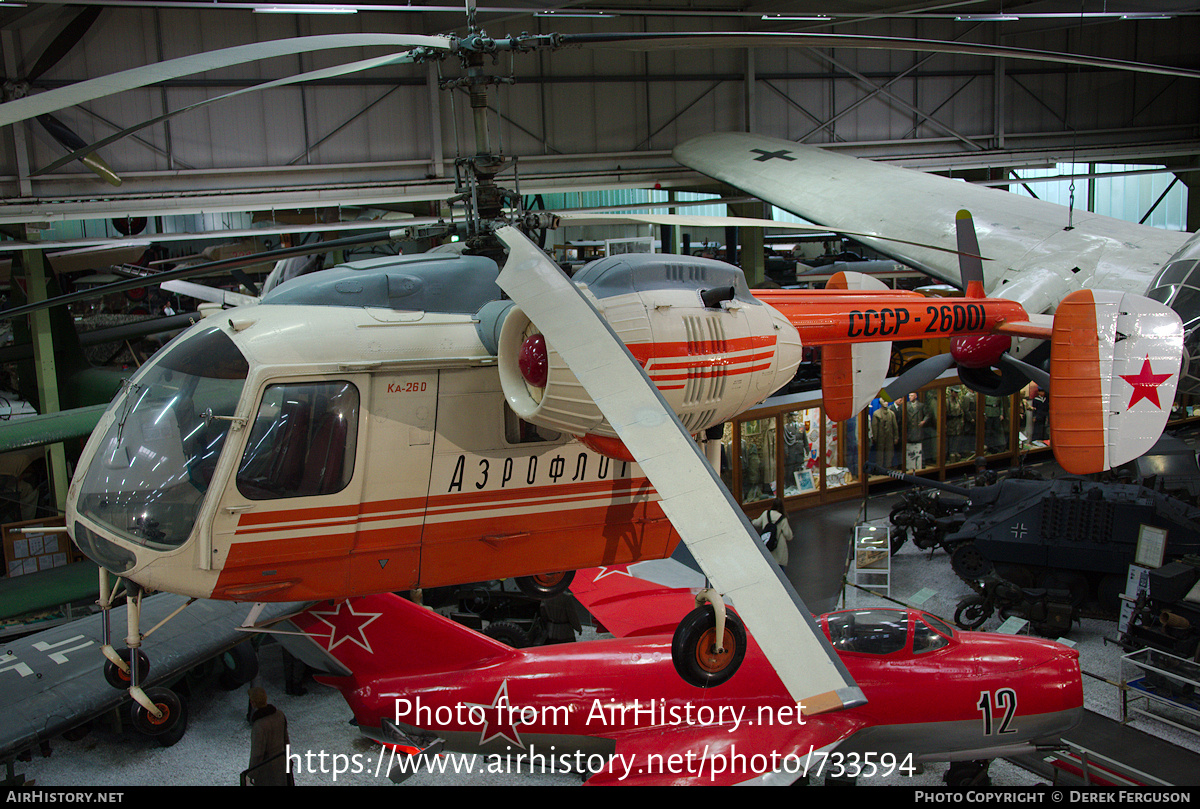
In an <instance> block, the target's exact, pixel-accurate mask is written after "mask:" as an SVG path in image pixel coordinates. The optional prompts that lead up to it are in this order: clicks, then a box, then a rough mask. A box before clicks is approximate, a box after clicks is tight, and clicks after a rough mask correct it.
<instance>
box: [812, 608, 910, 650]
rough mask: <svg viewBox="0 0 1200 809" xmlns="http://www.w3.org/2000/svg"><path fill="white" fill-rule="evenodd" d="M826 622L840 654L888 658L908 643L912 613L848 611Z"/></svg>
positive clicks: (879, 610) (832, 616)
mask: <svg viewBox="0 0 1200 809" xmlns="http://www.w3.org/2000/svg"><path fill="white" fill-rule="evenodd" d="M825 620H826V625H827V626H828V627H829V640H830V641H831V642H832V643H833V648H835V649H837V650H838V651H839V652H858V653H860V654H876V655H886V654H891V653H892V652H898V651H900V650H902V649H904V648H905V646H906V645H907V643H908V613H906V612H905V611H903V610H889V609H871V610H845V611H843V612H835V613H831V614H830V615H828V616H827V617H826V619H825Z"/></svg>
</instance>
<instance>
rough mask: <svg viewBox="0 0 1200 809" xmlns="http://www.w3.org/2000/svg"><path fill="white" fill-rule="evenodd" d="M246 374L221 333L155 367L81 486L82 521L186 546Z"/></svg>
mask: <svg viewBox="0 0 1200 809" xmlns="http://www.w3.org/2000/svg"><path fill="white" fill-rule="evenodd" d="M248 372H249V365H248V364H247V362H246V359H245V357H243V356H242V354H241V352H240V351H238V349H237V347H236V346H235V345H234V344H233V341H232V340H230V339H229V337H228V336H226V335H225V334H224V333H223V332H222V331H221V330H220V329H218V328H212V329H206V330H204V331H200V332H196V333H195V334H192V335H190V336H188V337H187V338H186V339H184V340H181V341H180V342H179V344H178V345H177V346H175V347H174V348H172V349H170V350H169V351H167V352H165V353H164V354H163V355H162V356H161V357H159V358H157V359H155V360H154V361H152V363H151V364H149V365H147V366H146V367H145V368H144V369H143V371H142V373H140V374H139V375H138V376H137V377H135V380H134V381H131V382H129V383H128V384H127V385H126V387H125V391H124V394H123V395H122V396H120V397H118V398H117V399H116V400H115V401H114V403H113V405H112V407H111V408H110V412H112V413H114V414H115V419H114V421H113V423H112V424H111V425H110V426H109V428H108V431H107V432H106V433H105V434H104V437H103V439H102V440H101V442H100V445H99V447H98V448H97V450H96V454H95V456H94V457H93V458H92V461H91V465H90V466H89V467H88V469H87V472H86V474H85V475H84V476H83V479H82V481H81V482H80V485H79V497H78V506H77V509H78V511H79V513H80V514H81V515H83V516H85V517H87V518H89V519H91V520H94V521H95V522H97V523H100V524H102V525H104V526H107V527H108V528H111V529H112V530H113V531H114V532H116V534H117V535H118V536H121V537H123V538H125V539H128V540H130V541H133V542H137V543H139V544H142V545H150V546H157V547H175V546H178V545H180V544H182V543H183V542H184V541H185V540H187V538H188V536H189V535H190V534H191V531H192V526H193V525H194V523H195V518H196V513H197V512H198V511H199V509H200V504H201V502H202V501H203V499H204V494H205V492H206V491H207V490H208V484H209V481H210V480H211V479H212V474H213V470H214V469H215V468H216V465H217V458H218V456H219V455H220V453H221V447H222V446H224V443H225V437H226V436H227V435H228V433H229V428H230V425H231V423H232V422H231V420H230V417H231V416H232V415H233V413H234V410H235V409H236V407H237V403H238V399H239V398H240V397H241V394H242V388H243V387H244V386H245V384H246V375H247V373H248Z"/></svg>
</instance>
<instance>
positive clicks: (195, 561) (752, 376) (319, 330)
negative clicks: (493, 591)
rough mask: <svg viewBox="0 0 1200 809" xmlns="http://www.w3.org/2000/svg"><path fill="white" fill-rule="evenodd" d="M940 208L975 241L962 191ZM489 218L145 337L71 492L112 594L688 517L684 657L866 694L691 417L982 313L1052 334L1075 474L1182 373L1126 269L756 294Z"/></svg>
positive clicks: (1135, 441) (599, 533)
mask: <svg viewBox="0 0 1200 809" xmlns="http://www.w3.org/2000/svg"><path fill="white" fill-rule="evenodd" d="M959 225H960V228H961V231H962V233H963V234H965V237H966V238H968V239H970V238H972V237H973V230H972V228H971V225H970V219H969V218H968V217H967V216H966V215H965V213H964V215H963V216H962V217H961V218H960V220H959ZM496 237H497V238H498V239H499V240H500V242H502V243H503V245H504V246H505V248H506V249H507V259H506V260H505V261H504V264H503V267H502V268H501V267H500V266H499V265H498V264H497V263H496V262H495V261H494V260H493V259H492V258H489V257H487V256H481V255H459V254H451V253H436V252H435V253H427V254H418V255H414V256H402V257H394V258H385V259H372V260H368V261H364V262H359V263H354V264H349V265H344V266H341V267H336V268H333V269H331V270H326V271H323V272H319V273H313V274H311V275H307V276H302V277H300V278H297V279H294V280H293V281H291V282H288V283H285V284H282V285H280V286H279V287H277V288H276V289H275V290H273V291H272V292H271V293H269V294H267V295H265V296H264V297H263V298H262V299H261V300H260V301H259V302H258V303H256V304H251V305H247V306H240V307H236V308H233V309H229V310H222V311H220V312H218V313H217V314H214V315H212V316H210V317H208V318H205V319H204V320H202V321H201V322H199V323H197V324H195V325H194V326H193V327H192V328H191V329H190V330H188V331H187V332H185V333H184V334H182V335H181V336H180V337H178V338H177V339H176V340H175V341H173V342H172V343H171V344H169V345H168V346H167V347H165V348H164V349H163V350H162V351H161V352H160V353H158V354H157V355H156V356H155V357H153V358H152V359H151V360H150V361H149V362H147V363H146V365H144V366H143V367H142V368H141V369H140V371H139V372H138V373H137V374H136V375H135V376H134V377H132V378H131V379H130V381H129V383H128V384H127V386H126V388H125V390H124V391H123V392H122V393H121V394H120V395H119V396H118V397H117V398H116V400H115V401H114V402H113V403H112V405H111V406H110V408H109V410H108V412H107V413H106V414H105V416H104V417H103V418H102V419H101V421H100V423H99V424H98V426H97V428H96V430H95V431H94V432H93V434H92V437H91V439H90V441H89V442H88V444H87V446H86V448H85V450H84V452H83V454H82V456H81V458H80V461H79V465H78V470H77V472H76V475H75V478H74V480H73V481H72V484H71V487H70V492H69V496H68V504H67V528H68V531H69V532H70V534H71V535H72V537H73V538H74V540H75V542H76V543H77V544H78V545H79V547H80V548H81V549H82V550H83V551H84V552H85V553H86V554H87V555H88V556H89V557H90V558H91V559H93V560H94V561H96V562H97V563H98V564H99V565H100V567H101V578H102V593H106V594H107V593H111V592H112V589H113V588H112V583H111V581H110V580H109V579H110V576H118V577H120V578H122V579H124V580H126V582H127V587H129V588H130V589H131V593H132V594H136V593H137V592H139V588H144V589H146V590H151V591H154V590H165V591H171V592H175V593H181V594H184V595H188V596H193V597H197V598H215V599H225V600H233V601H244V602H260V603H265V602H279V601H288V602H291V601H316V600H325V599H345V598H351V597H354V596H358V595H365V594H369V593H378V592H385V591H400V590H411V589H415V588H424V587H434V586H440V585H448V584H455V583H462V582H468V581H477V580H482V579H494V578H505V577H509V576H519V577H531V578H532V580H533V581H534V582H538V581H539V580H541V579H543V578H545V579H546V581H545V582H544V583H545V584H546V585H547V586H550V583H551V582H552V581H553V580H556V579H557V584H558V585H559V586H565V584H566V583H567V581H568V580H567V579H566V577H563V576H561V575H560V574H561V572H562V571H570V570H575V569H578V568H582V567H594V566H599V565H614V564H621V563H627V562H637V561H642V560H647V559H657V558H663V557H666V556H668V555H669V554H670V553H671V552H672V551H673V550H674V549H675V547H676V545H677V543H678V542H680V541H681V540H682V541H683V542H684V543H685V544H686V545H687V547H688V549H689V550H690V551H691V552H692V554H693V555H694V556H695V558H696V559H697V561H698V562H699V563H700V565H701V567H702V569H703V570H704V571H705V573H706V575H707V576H708V577H709V579H710V582H711V584H712V590H713V591H715V593H719V594H720V595H721V596H724V597H727V598H729V599H730V601H732V603H733V606H734V607H735V608H736V610H737V616H735V615H734V613H733V612H732V611H730V612H725V611H724V604H723V601H722V599H721V598H720V597H718V596H717V595H715V594H710V595H709V597H708V598H707V600H708V602H709V603H711V604H712V606H713V608H709V607H707V606H700V607H698V608H697V610H696V611H695V612H694V613H693V614H691V615H689V616H687V617H684V619H683V621H682V622H681V624H680V631H679V636H678V637H679V642H677V643H676V645H675V648H676V660H675V663H676V667H677V669H678V670H679V671H680V673H681V675H683V676H684V678H685V679H688V680H689V681H691V682H695V683H698V684H706V685H715V684H718V683H720V682H723V681H724V679H726V678H728V677H729V676H730V675H731V674H732V673H733V671H734V670H735V669H736V666H737V664H738V662H739V661H740V655H741V654H743V653H744V650H745V635H744V629H743V628H742V626H741V622H745V624H746V625H749V626H751V627H752V628H755V629H756V634H755V637H756V638H758V639H759V643H760V645H761V646H762V647H763V648H764V651H765V652H766V653H767V655H768V658H769V659H771V660H772V662H773V664H774V665H775V666H776V668H777V670H779V671H780V672H781V675H782V676H783V678H784V681H785V682H787V683H788V686H789V689H790V690H791V691H792V694H793V696H794V697H795V698H796V699H797V701H801V700H803V701H804V703H805V705H806V706H808V709H809V711H810V712H812V713H817V712H820V711H822V710H828V709H834V708H839V707H848V706H850V705H854V704H858V703H859V702H860V701H861V693H860V692H859V691H858V690H857V688H856V687H855V686H854V685H853V682H852V680H850V679H849V677H848V675H847V674H846V672H845V670H844V668H843V667H842V666H841V664H840V662H839V661H838V660H837V658H836V656H833V655H830V654H828V649H827V645H826V644H822V643H821V642H820V640H819V639H818V638H817V637H816V633H815V632H814V631H813V629H812V623H811V616H810V615H809V614H808V612H807V610H806V609H804V608H803V604H802V602H800V600H799V597H798V596H797V595H796V594H795V592H794V590H792V588H791V587H790V585H789V584H788V582H787V581H786V579H784V577H783V576H782V575H781V574H780V573H779V571H778V569H777V566H775V565H773V564H772V563H771V560H770V558H769V556H768V555H767V554H766V553H765V552H764V551H763V549H762V546H761V543H758V542H755V541H754V533H753V530H752V529H751V528H750V526H749V524H748V522H747V521H746V518H745V516H744V514H743V513H742V511H741V509H740V508H738V506H737V505H736V503H734V502H733V500H732V498H731V496H730V495H729V493H728V491H727V490H726V489H725V488H724V487H723V486H722V484H721V483H720V480H719V478H718V476H717V474H716V472H714V469H713V466H712V464H711V463H710V461H709V460H708V458H707V457H706V455H705V454H704V451H703V450H702V448H701V445H700V444H699V443H698V442H697V441H696V440H695V439H694V438H693V436H702V435H703V434H704V433H705V431H706V430H708V429H709V428H711V427H713V426H714V425H719V424H721V423H722V422H724V421H726V420H728V419H730V418H732V417H733V416H735V415H737V414H738V413H739V412H741V411H743V410H745V409H746V408H748V407H750V406H752V405H754V404H756V403H758V402H761V401H762V400H763V399H765V398H766V397H767V396H768V395H770V394H771V393H772V392H773V391H775V390H776V389H778V388H779V387H780V386H782V385H783V384H785V383H786V382H787V381H788V380H789V379H790V378H791V377H792V375H793V373H794V371H795V368H796V366H797V364H798V363H799V361H800V357H801V349H802V347H803V346H806V345H822V346H827V347H828V348H827V349H826V351H825V352H824V356H823V363H822V373H823V390H824V404H825V408H826V411H827V413H828V414H829V417H830V418H832V419H835V420H844V419H846V418H849V417H850V416H852V415H853V414H855V413H857V412H859V411H860V410H861V409H862V408H863V407H864V406H866V404H867V403H868V402H869V400H870V399H871V398H873V397H875V396H876V395H878V392H879V390H880V387H881V386H882V384H883V382H884V375H885V372H886V368H887V357H888V353H889V341H890V340H892V339H909V338H914V337H918V336H921V335H930V334H933V335H937V336H953V337H954V338H955V340H956V341H957V345H958V346H959V347H961V348H960V349H959V350H960V353H962V354H964V355H969V354H971V353H973V352H974V353H976V354H979V353H982V354H985V355H986V354H987V353H988V351H987V347H988V345H989V344H990V343H991V342H992V341H994V340H995V338H996V336H997V335H1000V336H1001V337H1003V338H1007V337H1009V336H1027V337H1038V338H1040V339H1048V340H1050V341H1051V343H1052V359H1051V370H1050V375H1051V386H1052V389H1053V390H1054V391H1055V396H1054V400H1053V401H1054V406H1055V408H1056V409H1055V411H1054V412H1052V414H1051V422H1050V426H1051V446H1052V447H1054V451H1055V453H1056V456H1057V458H1058V460H1059V462H1060V463H1061V464H1062V465H1063V466H1064V467H1065V468H1067V469H1068V470H1070V471H1073V472H1080V473H1082V472H1093V471H1099V470H1101V469H1104V468H1108V467H1111V466H1115V465H1117V464H1120V463H1123V462H1125V461H1127V460H1130V459H1132V458H1134V457H1137V456H1138V455H1140V454H1141V453H1143V452H1144V451H1145V450H1146V449H1148V448H1149V447H1150V446H1151V445H1152V444H1153V442H1154V441H1155V440H1156V438H1157V437H1158V435H1159V434H1160V433H1161V431H1162V429H1163V427H1164V426H1165V423H1166V418H1167V410H1168V409H1169V405H1170V402H1171V400H1172V398H1173V396H1174V388H1175V383H1176V380H1177V375H1178V370H1179V366H1180V359H1181V351H1182V326H1181V323H1180V321H1179V318H1178V316H1177V315H1176V314H1175V313H1174V312H1172V311H1171V310H1170V309H1168V308H1166V307H1165V306H1162V305H1161V304H1158V303H1155V302H1152V301H1150V300H1148V299H1144V298H1140V297H1138V296H1134V295H1130V294H1124V293H1103V292H1100V291H1091V290H1084V291H1080V292H1078V293H1075V294H1074V295H1072V296H1070V297H1069V298H1068V299H1067V300H1065V301H1064V302H1063V303H1062V305H1060V306H1059V308H1058V311H1057V313H1056V314H1055V315H1054V317H1053V318H1049V317H1045V316H1029V315H1027V314H1026V313H1025V312H1024V310H1023V309H1022V308H1021V306H1020V305H1019V304H1017V303H1014V302H1012V301H1008V300H1003V299H995V298H986V297H983V296H982V293H981V292H980V290H979V285H978V281H977V279H974V278H971V277H968V278H967V279H966V280H967V290H968V292H967V296H966V297H964V298H962V299H958V300H950V299H936V300H935V299H928V298H924V297H922V296H921V295H919V294H917V293H910V292H903V291H891V290H886V289H877V288H874V286H875V285H877V284H879V282H877V281H873V279H869V278H868V277H866V276H856V275H854V274H850V273H846V274H843V275H840V276H839V277H838V278H836V279H835V281H834V282H833V283H831V285H830V286H829V287H828V288H826V289H824V290H779V291H770V292H761V291H760V292H756V293H753V294H752V293H751V292H750V290H749V289H748V288H747V287H746V283H745V279H744V277H743V276H742V274H741V272H740V271H739V270H738V269H736V268H734V267H732V266H730V265H727V264H724V263H721V262H717V261H712V260H705V259H697V258H690V257H682V256H674V255H667V254H644V255H622V256H614V257H611V258H607V259H601V260H599V261H597V262H594V263H593V264H591V265H588V266H587V267H585V268H584V269H583V270H581V271H580V272H578V273H577V274H576V275H574V276H573V277H567V275H566V274H564V272H563V271H562V270H561V269H560V268H559V267H558V265H556V264H555V263H554V262H553V261H551V260H550V259H549V258H548V257H547V256H546V255H545V254H544V253H543V252H542V251H541V250H540V249H539V248H538V247H537V246H536V245H534V244H533V243H532V242H531V241H530V240H529V239H528V238H527V237H526V236H524V235H523V234H522V233H521V231H520V230H519V229H517V228H515V227H512V226H505V227H501V228H500V229H498V230H497V231H496ZM970 251H971V248H970V246H969V245H968V247H967V249H965V250H964V251H963V252H964V253H966V254H968V255H969V254H970ZM967 263H968V264H969V263H970V262H967ZM981 348H982V351H980V349H981ZM983 361H984V362H990V361H991V359H988V358H987V357H985V358H984V359H983ZM1151 394H1153V395H1151ZM1156 403H1157V404H1156ZM105 598H106V596H102V600H103V599H105ZM130 604H131V608H130V609H129V616H130V617H129V627H128V636H127V637H126V639H125V643H126V649H123V650H120V651H117V650H115V649H113V648H112V647H111V646H109V647H107V654H108V655H109V656H110V667H111V668H110V671H111V673H112V674H113V679H114V681H115V682H118V683H124V682H126V678H127V683H128V684H129V685H130V686H131V688H132V690H133V694H134V697H135V699H137V700H138V702H139V705H138V706H137V708H135V715H136V714H137V711H138V709H140V710H141V711H142V712H143V713H142V714H141V719H142V721H144V722H146V723H149V724H150V725H151V726H153V724H154V723H155V722H156V721H165V720H164V719H162V716H165V715H169V714H170V704H169V701H164V698H162V697H161V696H153V695H152V696H151V697H147V696H146V695H145V694H143V693H141V691H140V688H139V680H140V679H141V677H142V676H144V673H145V669H144V666H146V665H148V661H146V660H145V657H144V653H143V652H141V650H140V648H139V647H140V645H141V639H142V635H141V630H140V628H139V626H138V611H137V609H136V604H137V599H136V598H131V599H130ZM738 616H740V620H739V617H738ZM133 660H137V661H138V663H139V665H130V661H133ZM151 690H152V691H155V692H161V691H163V690H162V689H151ZM166 693H169V692H166Z"/></svg>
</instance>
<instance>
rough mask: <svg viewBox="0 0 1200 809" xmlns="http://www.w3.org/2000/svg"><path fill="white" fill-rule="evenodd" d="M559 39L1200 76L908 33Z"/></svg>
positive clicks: (563, 40)
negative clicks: (934, 57) (938, 56)
mask: <svg viewBox="0 0 1200 809" xmlns="http://www.w3.org/2000/svg"><path fill="white" fill-rule="evenodd" d="M557 42H558V43H560V44H561V45H564V46H566V45H573V46H581V47H589V48H623V49H627V50H638V51H649V50H680V49H684V48H787V47H796V48H858V49H865V50H889V51H910V52H911V51H918V52H922V53H959V54H968V55H972V56H993V57H1003V58H1007V59H1026V60H1030V61H1034V62H1052V63H1055V64H1063V65H1081V66H1084V67H1099V68H1105V69H1108V70H1126V71H1132V72H1135V73H1153V74H1157V75H1161V76H1177V77H1182V78H1188V79H1200V71H1196V70H1186V69H1184V68H1178V67H1171V66H1169V65H1156V64H1150V63H1147V62H1131V61H1127V60H1124V59H1106V58H1104V57H1100V56H1079V55H1076V54H1072V53H1062V52H1058V51H1043V50H1036V49H1034V48H1016V47H1012V46H1009V45H980V44H976V43H972V42H951V41H947V40H937V39H917V38H909V37H885V36H860V35H857V34H821V33H793V32H786V31H752V32H746V31H735V32H722V31H701V32H686V31H658V32H647V33H625V34H615V33H614V34H559V35H558V38H557Z"/></svg>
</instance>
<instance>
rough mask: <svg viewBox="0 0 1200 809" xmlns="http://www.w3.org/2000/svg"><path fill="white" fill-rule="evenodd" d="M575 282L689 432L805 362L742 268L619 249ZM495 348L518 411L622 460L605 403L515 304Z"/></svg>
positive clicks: (753, 398)
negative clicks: (598, 402)
mask: <svg viewBox="0 0 1200 809" xmlns="http://www.w3.org/2000/svg"><path fill="white" fill-rule="evenodd" d="M574 280H575V282H576V283H577V284H579V285H580V287H581V288H582V289H583V290H584V292H585V294H586V295H588V297H589V299H590V300H591V302H592V304H593V305H594V306H595V307H596V309H597V311H598V312H599V313H600V315H601V316H602V317H603V318H604V319H605V321H606V322H607V323H608V325H609V327H610V328H612V330H613V331H614V332H615V333H616V335H617V337H618V338H619V339H620V340H621V341H622V342H623V343H624V344H625V346H626V348H627V349H628V350H629V351H630V353H631V354H632V355H633V357H634V359H636V360H637V361H638V363H639V364H640V365H641V366H642V368H643V370H644V371H645V372H646V374H647V375H648V376H649V378H650V380H651V382H653V383H654V385H655V386H656V387H657V388H658V390H659V392H660V393H661V394H662V396H663V398H664V399H665V401H666V402H667V405H668V406H669V407H670V408H671V409H672V410H674V412H675V414H676V415H677V416H678V417H679V419H680V421H681V422H682V423H683V425H684V427H685V428H686V429H687V430H688V431H689V432H691V433H692V434H696V433H699V432H701V431H703V430H705V429H706V428H708V427H711V426H713V425H716V424H720V423H722V422H724V421H728V420H729V419H730V418H731V417H733V416H735V415H736V414H738V413H740V412H742V411H743V410H745V409H747V408H748V407H751V406H752V405H755V404H757V403H759V402H761V401H762V400H763V399H765V398H766V397H767V396H769V395H770V394H771V393H773V392H774V391H776V390H778V389H779V388H780V387H782V386H783V385H785V384H786V383H787V382H788V381H789V380H790V379H791V378H792V376H793V375H794V374H795V371H796V366H797V365H798V364H799V362H800V359H801V350H800V349H801V345H800V337H799V335H798V334H797V333H796V329H795V328H794V327H793V326H792V325H791V324H790V323H789V322H788V321H787V320H786V319H785V318H784V317H783V316H782V315H781V314H780V313H779V312H778V311H776V310H775V309H773V308H772V307H770V306H767V305H766V304H764V303H761V302H760V301H757V300H755V298H754V297H753V296H751V295H750V291H749V289H748V288H747V287H746V281H745V278H744V276H743V275H742V273H741V271H740V270H738V269H737V268H736V267H733V266H731V265H728V264H724V263H723V262H719V261H710V260H706V259H697V258H684V257H678V256H672V255H666V254H632V255H623V256H614V257H612V258H607V259H601V260H600V261H597V262H593V263H592V264H590V265H588V266H587V267H585V268H584V269H583V270H582V271H581V272H580V273H579V274H577V275H576V276H575V279H574ZM496 353H497V359H498V364H499V369H500V382H501V385H502V386H503V389H504V394H505V397H506V398H507V400H508V403H509V406H510V407H512V409H513V411H514V412H515V413H516V414H517V415H518V416H520V417H521V418H522V419H524V420H525V421H528V422H531V423H533V424H536V425H538V426H539V427H546V428H548V429H553V430H559V431H562V432H566V433H569V434H571V435H575V436H579V437H580V438H582V439H583V440H584V441H585V442H586V443H588V444H589V445H590V446H592V447H593V448H595V449H597V450H598V451H600V452H603V453H604V454H606V455H612V456H614V457H622V456H621V452H622V448H621V445H620V444H619V441H618V438H619V437H618V436H617V434H616V432H615V431H614V430H613V429H612V427H611V426H610V425H609V424H608V423H607V421H605V419H604V415H603V414H602V413H601V412H600V408H599V407H597V406H596V404H595V402H593V401H592V398H591V397H590V396H589V395H588V394H587V392H586V391H584V389H583V386H582V385H580V383H579V381H578V380H577V379H576V378H575V374H574V373H572V372H571V369H570V368H569V367H567V365H566V363H565V362H563V360H562V358H561V357H559V355H558V353H557V352H555V351H554V346H552V345H549V344H547V343H546V341H545V339H544V338H543V337H542V336H541V333H540V332H539V331H538V329H537V326H536V324H534V323H532V322H530V320H529V318H528V317H526V315H525V313H524V312H522V311H521V310H520V308H518V307H516V306H513V307H511V308H510V309H509V310H508V311H507V313H506V315H505V317H504V323H503V325H502V326H501V329H500V335H499V339H498V340H497V352H496Z"/></svg>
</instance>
